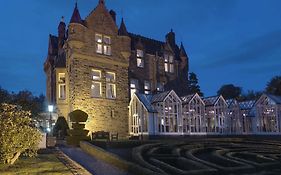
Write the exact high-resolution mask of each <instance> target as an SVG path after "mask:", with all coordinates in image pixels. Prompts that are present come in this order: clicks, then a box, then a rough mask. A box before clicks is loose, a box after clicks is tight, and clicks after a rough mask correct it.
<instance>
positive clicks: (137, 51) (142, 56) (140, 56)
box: [136, 49, 144, 68]
mask: <svg viewBox="0 0 281 175" xmlns="http://www.w3.org/2000/svg"><path fill="white" fill-rule="evenodd" d="M139 53H141V54H139ZM136 57H137V67H138V68H144V51H143V50H141V49H137V50H136ZM139 63H140V64H139Z"/></svg>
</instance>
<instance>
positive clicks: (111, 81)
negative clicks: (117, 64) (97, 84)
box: [106, 72, 116, 99]
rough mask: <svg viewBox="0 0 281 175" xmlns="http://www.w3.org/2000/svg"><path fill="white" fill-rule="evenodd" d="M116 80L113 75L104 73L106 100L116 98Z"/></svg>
mask: <svg viewBox="0 0 281 175" xmlns="http://www.w3.org/2000/svg"><path fill="white" fill-rule="evenodd" d="M115 81H116V78H115V73H112V72H107V73H106V98H109V99H115V98H116V84H115Z"/></svg>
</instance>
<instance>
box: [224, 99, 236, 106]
mask: <svg viewBox="0 0 281 175" xmlns="http://www.w3.org/2000/svg"><path fill="white" fill-rule="evenodd" d="M225 102H226V104H227V107H230V106H231V105H233V104H237V100H235V99H234V98H232V99H227V100H225Z"/></svg>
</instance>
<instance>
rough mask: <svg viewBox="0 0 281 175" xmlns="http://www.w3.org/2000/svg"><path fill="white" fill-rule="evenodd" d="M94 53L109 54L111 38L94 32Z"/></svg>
mask: <svg viewBox="0 0 281 175" xmlns="http://www.w3.org/2000/svg"><path fill="white" fill-rule="evenodd" d="M95 41H96V53H99V54H104V55H111V38H110V37H109V36H105V35H102V34H96V36H95Z"/></svg>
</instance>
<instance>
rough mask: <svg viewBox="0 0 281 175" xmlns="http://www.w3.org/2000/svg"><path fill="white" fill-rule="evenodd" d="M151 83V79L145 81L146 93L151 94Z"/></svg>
mask: <svg viewBox="0 0 281 175" xmlns="http://www.w3.org/2000/svg"><path fill="white" fill-rule="evenodd" d="M150 90H151V84H150V82H149V81H144V93H145V94H150Z"/></svg>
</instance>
